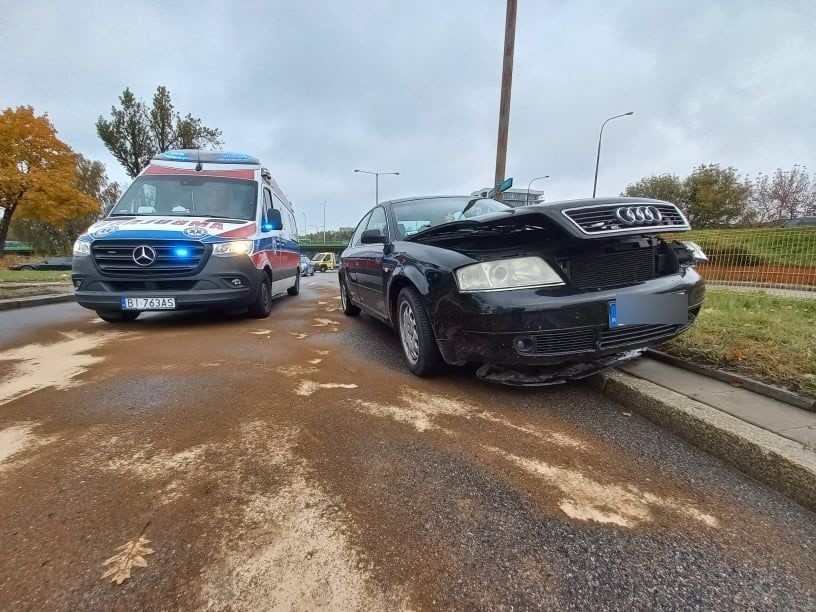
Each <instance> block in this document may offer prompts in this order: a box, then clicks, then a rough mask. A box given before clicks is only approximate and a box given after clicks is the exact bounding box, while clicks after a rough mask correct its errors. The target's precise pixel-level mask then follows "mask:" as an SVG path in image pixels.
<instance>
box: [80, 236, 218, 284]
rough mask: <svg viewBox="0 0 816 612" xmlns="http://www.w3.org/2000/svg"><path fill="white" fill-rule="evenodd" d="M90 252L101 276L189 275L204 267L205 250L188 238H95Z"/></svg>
mask: <svg viewBox="0 0 816 612" xmlns="http://www.w3.org/2000/svg"><path fill="white" fill-rule="evenodd" d="M142 247H144V251H145V252H146V254H147V257H144V254H145V253H144V252H143V251H142ZM182 253H183V254H182ZM91 255H92V256H93V260H94V263H95V264H96V267H97V269H98V270H99V272H101V273H102V274H103V275H105V276H129V277H133V276H139V277H146V276H153V277H156V276H189V275H192V274H196V273H197V272H199V271H200V270H201V268H203V267H204V264H205V263H206V260H207V256H208V255H209V250H208V247H207V245H205V244H202V243H200V242H195V241H192V240H96V241H94V242H93V244H92V245H91ZM151 256H153V257H154V259H153V261H152V262H150V263H148V260H149V259H150V258H151ZM137 259H139V263H137V261H136V260H137Z"/></svg>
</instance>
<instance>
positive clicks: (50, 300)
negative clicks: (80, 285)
mask: <svg viewBox="0 0 816 612" xmlns="http://www.w3.org/2000/svg"><path fill="white" fill-rule="evenodd" d="M74 300H75V298H74V294H73V293H58V294H55V295H32V296H30V297H21V298H14V299H11V300H0V310H14V309H16V308H27V307H29V306H45V305H47V304H59V303H61V302H73V301H74Z"/></svg>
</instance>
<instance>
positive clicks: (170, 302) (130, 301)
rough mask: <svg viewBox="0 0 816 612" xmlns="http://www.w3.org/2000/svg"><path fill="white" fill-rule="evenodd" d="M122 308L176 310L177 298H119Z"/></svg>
mask: <svg viewBox="0 0 816 612" xmlns="http://www.w3.org/2000/svg"><path fill="white" fill-rule="evenodd" d="M119 300H120V303H121V305H122V310H175V308H176V298H171V297H133V298H129V297H123V298H119Z"/></svg>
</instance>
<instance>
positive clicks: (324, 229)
mask: <svg viewBox="0 0 816 612" xmlns="http://www.w3.org/2000/svg"><path fill="white" fill-rule="evenodd" d="M323 244H326V200H323Z"/></svg>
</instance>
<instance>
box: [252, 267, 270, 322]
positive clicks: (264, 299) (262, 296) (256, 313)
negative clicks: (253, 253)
mask: <svg viewBox="0 0 816 612" xmlns="http://www.w3.org/2000/svg"><path fill="white" fill-rule="evenodd" d="M270 312H272V285H271V284H270V282H269V277H268V276H267V275H266V274H264V276H263V280H261V286H260V287H259V288H258V297H256V298H255V301H254V302H252V304H250V305H249V316H250V317H253V318H255V319H265V318H266V317H268V316H269V313H270Z"/></svg>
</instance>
